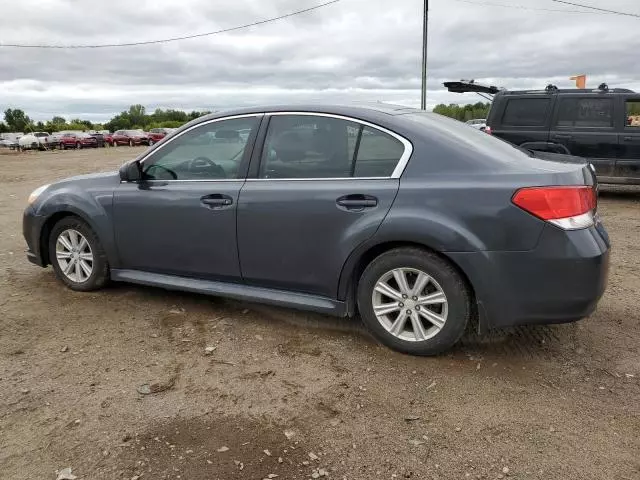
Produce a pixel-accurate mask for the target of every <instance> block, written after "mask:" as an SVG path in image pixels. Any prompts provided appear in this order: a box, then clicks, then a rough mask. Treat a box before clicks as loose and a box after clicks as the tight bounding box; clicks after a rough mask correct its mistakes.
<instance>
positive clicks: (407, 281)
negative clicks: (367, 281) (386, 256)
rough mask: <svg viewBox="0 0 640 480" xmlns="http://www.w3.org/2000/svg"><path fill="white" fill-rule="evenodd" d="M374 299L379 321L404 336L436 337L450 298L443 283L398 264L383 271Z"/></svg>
mask: <svg viewBox="0 0 640 480" xmlns="http://www.w3.org/2000/svg"><path fill="white" fill-rule="evenodd" d="M371 301H372V304H373V312H374V314H375V316H376V318H377V319H378V321H379V322H380V324H381V325H382V326H383V327H384V329H385V330H387V331H388V332H389V333H391V334H392V335H393V336H395V337H397V338H399V339H401V340H405V341H409V342H421V341H424V340H428V339H430V338H433V337H434V336H436V335H437V334H438V333H439V332H440V331H441V330H442V328H443V327H444V325H445V322H446V321H447V314H448V302H447V296H446V295H445V293H444V291H443V290H442V287H441V286H440V285H439V284H438V282H437V281H436V280H435V279H434V278H433V277H431V276H430V275H428V274H426V273H425V272H423V271H421V270H418V269H415V268H395V269H393V270H391V271H389V272H387V273H385V274H384V275H382V277H380V279H379V280H378V281H377V282H376V284H375V287H374V289H373V294H372V296H371Z"/></svg>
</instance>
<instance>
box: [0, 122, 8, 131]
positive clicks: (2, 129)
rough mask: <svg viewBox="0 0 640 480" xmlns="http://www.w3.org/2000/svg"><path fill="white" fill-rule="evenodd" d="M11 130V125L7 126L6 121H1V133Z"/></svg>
mask: <svg viewBox="0 0 640 480" xmlns="http://www.w3.org/2000/svg"><path fill="white" fill-rule="evenodd" d="M8 132H9V127H7V124H6V123H4V122H0V133H8Z"/></svg>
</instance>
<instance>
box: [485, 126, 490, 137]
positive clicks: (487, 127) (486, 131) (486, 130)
mask: <svg viewBox="0 0 640 480" xmlns="http://www.w3.org/2000/svg"><path fill="white" fill-rule="evenodd" d="M484 133H488V134H489V135H491V127H490V126H489V125H487V126H486V127H484Z"/></svg>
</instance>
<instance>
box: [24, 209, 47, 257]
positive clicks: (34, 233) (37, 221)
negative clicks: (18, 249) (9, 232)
mask: <svg viewBox="0 0 640 480" xmlns="http://www.w3.org/2000/svg"><path fill="white" fill-rule="evenodd" d="M45 221H46V219H45V218H44V217H40V216H38V215H36V214H35V212H34V210H33V208H32V207H30V206H29V207H27V208H26V210H25V211H24V214H23V215H22V235H23V236H24V239H25V240H26V242H27V260H29V261H30V262H31V263H33V264H35V265H38V266H40V267H46V266H47V262H46V261H45V259H44V255H43V252H42V245H41V242H40V239H41V238H42V237H41V234H42V227H43V226H44V223H45Z"/></svg>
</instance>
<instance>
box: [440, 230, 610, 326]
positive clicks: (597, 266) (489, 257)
mask: <svg viewBox="0 0 640 480" xmlns="http://www.w3.org/2000/svg"><path fill="white" fill-rule="evenodd" d="M609 250H610V245H609V239H608V235H607V233H606V231H605V230H604V227H602V225H601V224H600V225H599V226H597V227H591V228H589V229H584V230H576V231H563V230H560V229H558V228H555V227H553V226H551V225H547V226H545V229H544V231H543V234H542V236H541V237H540V241H539V243H538V246H537V247H536V248H535V249H534V250H531V251H526V252H473V253H457V254H451V255H450V256H451V258H452V259H453V260H454V261H455V262H456V263H457V264H458V265H459V266H460V267H461V268H462V269H463V270H464V271H465V273H466V274H467V276H468V277H469V280H470V281H471V283H472V285H473V287H474V290H475V293H476V298H477V301H478V304H479V311H480V312H481V321H482V324H483V326H486V327H505V326H513V325H527V324H543V323H565V322H573V321H577V320H580V319H582V318H584V317H587V316H589V315H590V314H591V313H593V311H594V310H595V309H596V306H597V304H598V301H599V300H600V298H601V297H602V295H603V293H604V291H605V288H606V285H607V279H608V272H609ZM483 316H484V317H485V318H482V317H483Z"/></svg>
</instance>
